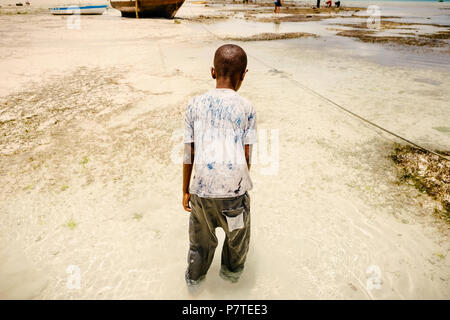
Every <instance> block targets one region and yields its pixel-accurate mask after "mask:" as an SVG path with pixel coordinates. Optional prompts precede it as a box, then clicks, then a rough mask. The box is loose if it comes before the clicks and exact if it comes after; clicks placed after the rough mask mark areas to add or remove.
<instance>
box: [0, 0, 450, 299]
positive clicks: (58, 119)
mask: <svg viewBox="0 0 450 320" xmlns="http://www.w3.org/2000/svg"><path fill="white" fill-rule="evenodd" d="M105 3H106V2H105ZM54 4H57V2H52V1H44V0H43V1H42V2H38V1H34V2H32V6H31V8H23V9H21V10H23V12H26V13H25V14H17V13H16V12H15V11H14V10H16V11H17V10H18V9H16V8H13V7H10V8H8V6H7V2H6V1H2V2H0V5H1V8H0V70H1V75H2V77H0V216H1V219H0V298H2V299H11V298H20V299H449V298H450V241H449V236H450V228H449V226H450V224H448V223H446V222H445V221H443V220H442V219H439V218H437V217H436V216H435V215H434V214H433V213H434V212H435V210H436V209H439V210H442V204H441V203H440V202H439V201H437V200H435V199H432V198H431V197H430V196H428V195H427V194H425V193H422V192H420V191H418V190H417V189H416V188H414V187H413V186H411V185H408V184H405V183H400V182H399V178H398V170H397V169H396V167H395V165H394V163H393V161H392V159H391V155H392V153H393V150H394V148H395V146H396V143H402V141H400V140H399V139H397V138H395V137H393V136H391V135H389V134H386V133H385V132H382V131H380V130H378V129H376V128H374V127H372V126H370V125H368V124H367V123H364V122H361V121H360V120H358V119H356V118H354V117H352V116H349V115H348V114H347V113H345V112H343V111H342V110H339V109H338V108H336V107H334V106H333V105H331V104H330V103H328V102H326V101H324V100H323V99H320V98H318V97H317V96H316V95H314V94H311V91H308V90H305V88H304V87H302V86H305V87H307V88H309V89H311V90H314V91H315V92H318V93H320V94H321V95H323V96H325V97H327V98H329V99H332V100H333V101H335V102H336V103H338V104H340V105H343V106H345V107H346V108H348V109H350V110H352V111H354V112H356V113H358V114H360V115H361V116H363V117H366V118H367V119H369V120H370V121H373V122H374V123H376V124H378V125H380V126H383V127H384V128H386V129H388V130H391V131H393V132H395V133H397V134H399V135H401V136H403V137H406V138H408V139H410V140H412V141H414V142H415V143H417V144H420V145H422V146H424V147H426V148H429V149H431V150H441V151H449V150H450V123H449V119H450V108H449V103H448V102H449V101H450V91H449V90H448V87H449V86H450V63H449V61H450V59H449V57H450V42H449V40H448V38H445V37H444V36H442V35H445V34H447V35H448V32H449V30H450V4H449V3H448V2H444V3H438V2H436V3H434V2H433V3H412V4H411V3H408V4H400V3H399V4H395V5H394V4H386V3H383V2H379V3H377V4H378V5H379V6H380V7H381V13H382V17H383V16H391V17H394V18H391V19H388V20H389V21H391V22H396V23H397V24H396V25H392V23H391V24H390V25H388V24H387V23H386V22H384V24H383V25H382V26H383V29H382V30H381V31H379V32H378V33H376V35H378V36H386V37H390V38H384V40H383V41H380V40H379V39H375V40H374V39H371V38H370V37H371V36H373V34H371V33H370V32H369V33H367V30H366V31H364V34H362V33H361V32H359V33H357V34H356V36H354V35H355V32H354V30H358V27H351V26H348V24H355V25H357V24H361V23H363V22H364V21H366V19H367V17H366V16H367V12H366V11H365V7H363V6H364V4H361V3H357V2H346V3H344V7H348V8H350V7H352V8H355V9H352V10H345V9H343V10H342V11H340V12H334V11H333V12H327V11H326V10H324V11H323V12H318V13H314V12H313V13H310V12H309V11H308V12H301V11H300V9H298V12H297V13H295V10H297V9H295V8H296V7H295V6H291V7H290V8H289V9H288V10H291V12H294V13H289V12H286V11H285V9H286V7H283V8H282V9H283V10H282V12H281V14H280V15H279V16H277V17H274V16H273V14H272V13H271V10H273V8H272V7H271V6H269V5H267V6H264V5H262V4H260V5H254V4H252V3H250V4H249V5H247V6H244V5H242V4H240V3H231V2H229V3H225V2H223V3H222V2H216V3H211V4H208V3H204V2H192V1H187V2H185V3H184V4H183V6H182V7H181V9H180V10H179V11H178V13H177V15H176V18H175V19H174V20H168V19H126V18H121V17H120V13H119V12H118V11H117V10H114V9H108V11H107V12H106V13H105V14H103V15H101V16H82V17H81V20H80V28H79V29H70V28H68V19H70V18H68V17H59V16H52V15H51V14H49V13H48V12H47V10H46V9H45V8H48V6H51V5H54ZM307 4H308V6H309V8H310V7H311V4H310V3H307ZM205 5H206V6H205ZM357 8H360V9H357ZM361 8H362V9H361ZM308 10H309V9H308ZM12 11H14V13H8V12H12ZM329 15H335V16H333V17H332V18H330V17H328V16H329ZM352 15H353V17H352ZM306 16H311V17H313V18H306ZM321 16H327V17H326V18H320V17H321ZM205 17H207V18H205ZM428 18H429V19H428ZM283 19H284V20H283ZM289 19H290V20H289ZM302 19H303V20H305V19H312V20H311V21H309V20H308V21H302ZM293 20H294V21H293ZM388 20H386V21H388ZM402 23H404V24H402ZM69 24H70V21H69ZM407 24H408V25H407ZM405 28H409V29H405ZM360 29H361V28H359V30H360ZM349 30H350V31H352V30H353V31H352V32H353V33H352V34H351V36H348V33H346V34H344V35H338V33H339V32H348V31H349ZM360 31H361V30H360ZM369 31H370V30H369ZM294 32H295V33H302V34H303V35H304V34H305V33H307V34H312V35H313V36H306V37H305V36H303V35H301V36H295V37H294V36H293V38H292V39H280V40H270V41H269V40H266V41H263V40H259V41H258V40H256V41H255V39H252V37H256V38H258V35H259V36H260V35H261V34H266V35H265V37H268V38H271V37H274V34H275V35H276V34H289V33H294ZM445 32H447V33H445ZM402 33H414V34H413V35H412V36H411V35H408V34H402ZM436 35H439V36H436ZM367 37H369V38H367ZM392 37H394V38H395V37H410V38H411V39H410V42H413V43H405V41H403V40H398V39H396V38H395V39H394V38H392ZM226 39H230V40H226ZM244 40H246V41H244ZM249 40H253V41H249ZM419 41H420V45H419ZM224 42H233V43H237V44H239V45H241V46H242V47H243V48H244V49H245V50H246V51H247V53H248V56H249V64H248V69H249V72H248V75H247V76H246V80H245V82H244V84H243V86H242V88H241V89H240V91H239V93H240V94H241V95H243V96H244V97H246V98H248V99H249V100H251V101H252V102H253V104H254V106H255V108H256V110H257V112H258V117H259V118H258V121H259V122H258V130H259V143H258V149H257V152H256V155H257V159H255V160H256V163H254V165H253V166H252V169H251V175H252V179H253V183H254V186H255V187H254V189H253V190H252V191H251V192H250V196H251V201H252V235H251V245H250V251H249V256H248V260H247V263H246V269H245V272H244V273H243V275H242V278H241V280H240V282H239V283H237V284H229V283H226V282H224V281H223V280H222V279H221V278H220V277H219V275H218V273H219V268H220V251H216V255H215V258H214V262H213V265H212V267H211V269H210V271H209V273H208V276H207V278H206V281H205V284H204V286H203V287H202V291H201V292H199V293H198V295H195V296H193V295H191V294H190V293H189V291H188V289H187V288H186V285H185V280H184V271H185V268H186V258H187V250H188V231H187V230H188V219H189V216H188V214H187V213H186V212H185V211H183V208H182V206H181V159H180V153H181V150H182V143H181V138H182V137H181V135H182V129H183V115H184V110H185V107H186V103H187V101H188V100H189V98H191V97H193V96H195V95H197V94H201V93H203V92H204V91H206V90H209V89H210V88H213V87H214V82H213V80H212V79H211V78H210V74H209V68H210V67H211V65H212V58H213V54H214V51H215V49H216V48H217V47H218V46H219V45H221V44H223V43H224ZM299 84H301V85H299ZM447 183H449V182H448V181H447ZM217 233H218V236H219V239H220V241H223V232H222V231H221V230H217ZM219 248H220V245H219ZM73 270H79V272H80V283H79V286H76V287H73V286H71V285H70V283H71V279H72V278H71V277H72V272H73Z"/></svg>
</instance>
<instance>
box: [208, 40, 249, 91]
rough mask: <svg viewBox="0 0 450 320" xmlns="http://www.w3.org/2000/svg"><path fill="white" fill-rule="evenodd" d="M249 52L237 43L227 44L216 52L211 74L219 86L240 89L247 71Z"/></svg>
mask: <svg viewBox="0 0 450 320" xmlns="http://www.w3.org/2000/svg"><path fill="white" fill-rule="evenodd" d="M246 68H247V54H246V53H245V51H244V49H242V48H241V47H239V46H237V45H235V44H225V45H223V46H221V47H219V48H218V49H217V50H216V53H215V54H214V67H213V68H211V76H212V77H213V79H216V82H217V85H218V87H219V86H220V87H230V89H234V90H236V91H237V90H239V88H240V86H241V84H242V81H244V77H245V74H246V73H247V69H246Z"/></svg>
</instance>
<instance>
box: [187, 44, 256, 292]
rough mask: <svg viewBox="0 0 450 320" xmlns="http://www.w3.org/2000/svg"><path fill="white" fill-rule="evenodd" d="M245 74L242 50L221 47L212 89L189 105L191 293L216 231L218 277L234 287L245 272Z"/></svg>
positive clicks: (248, 127) (249, 140)
mask: <svg viewBox="0 0 450 320" xmlns="http://www.w3.org/2000/svg"><path fill="white" fill-rule="evenodd" d="M246 73H247V55H246V53H245V51H244V50H243V49H242V48H241V47H239V46H237V45H233V44H226V45H223V46H221V47H219V48H218V49H217V50H216V52H215V55H214V67H213V68H211V76H212V78H213V79H215V80H216V88H215V89H213V90H210V91H208V92H206V93H204V94H202V95H199V96H196V97H194V98H192V99H191V100H190V101H189V103H188V105H187V109H186V114H185V131H184V137H183V143H184V147H185V150H184V159H183V200H182V204H183V208H184V210H186V211H188V212H190V218H189V243H190V244H189V252H188V267H187V270H186V274H185V279H186V283H187V284H188V286H189V287H190V288H193V287H196V286H195V285H197V284H199V283H200V282H201V281H202V280H203V279H204V278H205V276H206V273H207V272H208V269H209V267H210V265H211V262H212V260H213V256H214V251H215V249H216V247H217V244H218V241H217V237H216V233H215V229H216V228H218V227H220V228H222V229H223V230H224V231H225V241H224V244H223V248H222V260H221V269H220V276H221V277H222V278H224V279H225V280H229V281H231V282H237V281H238V279H239V277H240V275H241V273H242V271H243V269H244V263H245V259H246V256H247V251H248V247H249V241H250V197H249V195H248V192H247V191H249V190H250V189H251V188H252V181H251V179H250V174H249V170H250V156H251V150H252V145H253V144H254V143H256V140H257V136H256V113H255V110H254V109H253V106H252V104H251V103H250V102H249V101H248V100H247V99H245V98H243V97H241V96H240V95H239V94H238V93H237V91H238V90H239V88H240V86H241V84H242V82H243V81H244V77H245V75H246ZM193 169H194V175H193V178H192V181H191V174H192V170H193Z"/></svg>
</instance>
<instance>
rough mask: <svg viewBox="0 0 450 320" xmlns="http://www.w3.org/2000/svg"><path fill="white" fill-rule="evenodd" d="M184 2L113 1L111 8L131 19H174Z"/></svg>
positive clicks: (182, 0)
mask: <svg viewBox="0 0 450 320" xmlns="http://www.w3.org/2000/svg"><path fill="white" fill-rule="evenodd" d="M183 3H184V0H134V1H133V0H111V6H112V7H113V8H115V9H117V10H119V11H120V12H121V13H122V17H130V18H156V17H162V18H168V19H172V18H173V17H174V16H175V14H176V13H177V11H178V9H180V7H181V6H182V5H183Z"/></svg>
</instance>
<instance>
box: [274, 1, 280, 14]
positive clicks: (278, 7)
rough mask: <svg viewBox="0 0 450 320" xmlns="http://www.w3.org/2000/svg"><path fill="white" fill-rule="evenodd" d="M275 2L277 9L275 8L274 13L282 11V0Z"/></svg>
mask: <svg viewBox="0 0 450 320" xmlns="http://www.w3.org/2000/svg"><path fill="white" fill-rule="evenodd" d="M274 4H275V9H274V11H273V12H274V13H280V8H281V0H276V1H275V2H274Z"/></svg>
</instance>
